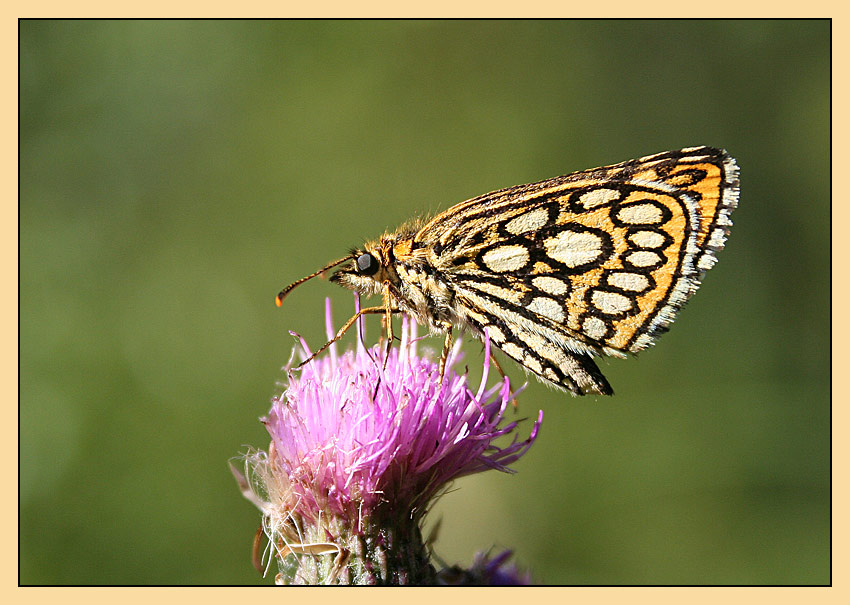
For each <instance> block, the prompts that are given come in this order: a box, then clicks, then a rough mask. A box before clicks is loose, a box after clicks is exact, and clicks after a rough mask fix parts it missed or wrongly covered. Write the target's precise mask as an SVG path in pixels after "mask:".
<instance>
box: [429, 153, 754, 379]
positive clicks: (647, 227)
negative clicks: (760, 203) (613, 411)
mask: <svg viewBox="0 0 850 605" xmlns="http://www.w3.org/2000/svg"><path fill="white" fill-rule="evenodd" d="M738 188H739V182H738V169H737V166H736V164H735V161H734V160H733V159H732V158H731V157H730V156H729V155H728V154H726V152H725V151H722V150H718V149H713V148H708V147H696V148H689V149H682V150H679V151H671V152H665V153H661V154H656V155H653V156H648V157H645V158H640V159H638V160H631V161H629V162H624V163H622V164H616V165H613V166H606V167H602V168H596V169H592V170H587V171H583V172H578V173H574V174H570V175H566V176H562V177H556V178H553V179H548V180H545V181H541V182H539V183H533V184H530V185H521V186H517V187H511V188H508V189H503V190H500V191H495V192H493V193H489V194H486V195H483V196H480V197H478V198H474V199H472V200H469V201H467V202H463V203H461V204H458V205H457V206H455V207H454V208H451V209H449V210H448V211H446V212H444V213H443V214H441V215H439V216H437V217H435V218H434V219H433V220H431V221H430V222H429V223H428V224H426V225H425V226H424V227H423V228H422V229H420V230H419V232H418V233H417V234H416V235H415V237H414V245H415V246H421V247H427V248H428V249H430V251H431V263H432V265H433V266H434V267H435V268H436V270H437V271H438V272H440V273H441V274H442V275H443V276H444V277H445V279H447V280H448V281H449V282H450V283H451V284H452V286H453V289H454V292H455V296H456V302H457V303H458V305H459V307H460V308H461V309H463V310H465V311H466V318H465V319H466V321H467V323H469V324H470V325H472V326H473V327H474V328H475V329H476V330H477V331H479V332H483V331H484V330H485V329H487V330H488V332H489V334H490V337H491V339H492V341H493V343H494V344H495V345H496V346H498V347H499V348H500V349H501V350H502V351H504V352H505V353H506V354H508V355H509V356H511V357H513V358H514V359H515V360H517V361H518V362H520V363H521V364H522V365H524V366H525V367H526V368H528V369H529V370H530V371H532V372H534V373H535V374H537V375H539V376H541V377H542V378H545V379H546V380H549V381H551V382H554V383H556V384H558V385H559V386H562V387H564V388H567V389H568V390H570V391H572V392H574V393H582V392H597V393H606V394H607V393H610V392H611V389H610V386H609V385H608V383H607V381H605V378H604V377H603V376H602V374H601V372H600V371H599V369H598V368H597V367H596V365H595V363H594V362H593V360H592V356H593V355H597V354H608V355H620V356H622V355H624V354H625V353H628V352H632V353H634V352H637V351H640V350H642V349H644V348H646V347H647V346H649V345H650V344H652V343H653V342H654V340H655V338H656V337H657V336H658V334H659V333H661V332H662V331H664V330H665V329H666V327H667V326H668V325H669V324H670V323H671V322H672V321H673V319H674V318H675V315H676V313H677V311H678V310H679V308H681V306H682V305H683V304H684V302H685V301H686V300H687V298H688V297H689V296H690V295H691V294H693V292H695V291H696V289H697V287H698V286H699V280H700V278H701V276H702V274H703V273H704V272H705V271H706V270H707V269H709V268H710V267H711V266H712V265H713V264H714V262H715V260H716V256H715V255H716V253H717V252H718V251H719V250H720V249H722V248H723V245H724V243H725V240H726V237H727V235H728V232H729V227H730V226H731V220H730V218H729V215H730V213H731V211H732V210H733V209H734V208H735V206H736V205H737V200H738Z"/></svg>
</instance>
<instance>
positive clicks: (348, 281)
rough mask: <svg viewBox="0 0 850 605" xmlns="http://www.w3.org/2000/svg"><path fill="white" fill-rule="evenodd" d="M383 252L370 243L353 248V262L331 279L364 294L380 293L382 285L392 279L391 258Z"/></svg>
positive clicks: (339, 270) (351, 257)
mask: <svg viewBox="0 0 850 605" xmlns="http://www.w3.org/2000/svg"><path fill="white" fill-rule="evenodd" d="M381 252H382V250H380V249H379V248H378V247H377V246H374V245H372V246H370V245H369V244H367V245H366V247H365V248H364V249H362V250H352V251H351V256H350V257H349V258H350V259H351V262H350V263H348V264H346V265H345V266H343V267H342V268H340V269H338V270H337V271H336V272H335V273H334V274H333V275H332V276H331V281H332V282H334V283H337V284H339V285H340V286H343V287H344V288H348V289H349V290H355V291H356V292H359V293H360V294H363V295H370V294H379V293H380V292H381V285H382V284H383V283H384V282H385V281H387V280H389V279H391V277H390V270H389V266H390V259H388V258H387V256H386V255H385V254H381Z"/></svg>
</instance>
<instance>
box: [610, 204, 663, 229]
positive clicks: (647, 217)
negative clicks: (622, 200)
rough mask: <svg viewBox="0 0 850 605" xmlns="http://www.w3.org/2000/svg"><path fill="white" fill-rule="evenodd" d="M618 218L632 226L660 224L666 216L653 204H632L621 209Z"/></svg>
mask: <svg viewBox="0 0 850 605" xmlns="http://www.w3.org/2000/svg"><path fill="white" fill-rule="evenodd" d="M617 218H618V219H620V220H621V221H622V222H624V223H628V224H630V225H654V224H657V223H660V222H661V220H662V219H663V218H664V215H663V214H662V213H661V209H660V208H658V207H657V206H654V205H652V204H631V205H629V206H623V207H622V208H620V209H619V210H618V211H617Z"/></svg>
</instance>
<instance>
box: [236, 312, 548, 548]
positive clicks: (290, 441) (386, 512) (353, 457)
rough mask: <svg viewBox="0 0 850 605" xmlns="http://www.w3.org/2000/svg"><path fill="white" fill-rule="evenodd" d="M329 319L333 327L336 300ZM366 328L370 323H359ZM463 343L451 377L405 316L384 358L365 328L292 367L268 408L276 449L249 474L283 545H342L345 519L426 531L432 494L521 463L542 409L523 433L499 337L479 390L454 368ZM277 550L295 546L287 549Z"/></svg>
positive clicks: (347, 526) (358, 528)
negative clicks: (353, 340)
mask: <svg viewBox="0 0 850 605" xmlns="http://www.w3.org/2000/svg"><path fill="white" fill-rule="evenodd" d="M326 318H327V327H328V335H329V337H330V336H331V335H332V334H333V329H332V322H331V319H330V303H329V302H328V303H327V310H326ZM357 329H358V331H359V332H361V334H362V324H361V323H359V322H358V326H357ZM299 341H300V346H301V348H302V352H303V354H304V355H310V349H309V347H308V346H307V343H306V342H305V341H304V340H303V339H300V337H299ZM458 344H459V343H456V346H455V347H454V348H453V349H452V351H451V353H450V354H449V356H448V360H447V363H446V370H445V376H444V379H443V382H442V384H440V382H439V368H438V364H437V363H436V362H435V361H434V360H432V359H431V358H429V357H428V356H420V355H419V354H418V351H417V338H416V327H415V324H414V323H413V322H410V321H408V320H407V319H406V318H403V320H402V329H401V344H400V345H398V346H393V348H392V350H391V352H390V354H389V357H388V358H387V359H386V362H385V363H384V351H383V347H381V346H380V345H377V346H375V347H372V348H369V349H367V348H366V347H365V346H364V345H363V341H362V336H361V337H360V338H359V339H358V342H357V347H356V350H353V351H347V352H345V353H343V354H338V352H337V351H336V349H335V346H331V348H330V350H329V352H328V354H327V355H322V356H319V357H317V358H315V359H313V360H312V361H310V362H309V363H307V364H306V365H304V367H303V368H302V369H301V370H300V372H291V373H290V375H289V381H288V385H287V387H286V390H285V391H284V392H283V394H281V395H280V396H279V397H276V398H274V399H273V400H272V407H271V410H270V411H269V413H268V416H267V417H266V418H264V419H263V422H264V424H265V426H266V428H267V430H268V432H269V434H270V436H271V446H270V447H269V451H268V453H265V452H257V453H255V454H253V455H251V456H249V457H248V458H247V459H246V462H247V465H246V468H247V470H248V472H249V477H250V479H249V480H244V481H245V485H246V486H247V485H248V484H250V485H251V486H252V489H253V499H254V501H255V502H256V503H257V504H258V506H260V507H261V508H262V510H263V512H264V519H265V524H266V533H267V535H268V536H269V538H270V540H271V542H272V543H273V544H276V545H277V544H278V542H280V541H283V542H285V543H286V544H287V548H288V550H287V551H286V552H289V553H296V554H297V553H298V552H299V550H298V548H301V549H303V548H304V547H305V545H308V546H315V545H316V544H324V545H325V547H326V548H327V549H328V552H334V551H333V545H334V544H338V540H337V538H338V537H339V536H338V535H337V534H339V533H340V531H342V530H341V529H340V527H341V526H344V533H347V534H350V535H353V534H363V533H364V532H365V533H368V531H369V530H368V527H367V526H368V525H370V523H373V522H374V520H375V519H381V520H382V522H384V521H387V520H390V521H391V522H392V521H393V520H395V521H401V522H404V523H408V525H410V524H411V522H412V525H413V526H414V527H417V531H418V522H419V521H420V520H421V517H422V516H423V515H424V513H425V512H426V511H427V508H428V505H429V503H430V502H431V500H432V499H433V498H434V497H435V496H436V495H438V494H439V493H440V492H441V491H442V490H444V489H445V488H446V486H447V484H448V483H449V482H450V481H452V480H453V479H457V478H459V477H462V476H464V475H469V474H472V473H477V472H480V471H484V470H487V469H496V470H501V471H507V472H510V468H509V465H510V464H511V463H513V462H514V461H516V460H517V459H518V458H520V457H521V456H522V455H523V454H524V453H525V452H526V451H528V448H529V447H530V446H531V444H532V443H533V442H534V440H535V439H536V437H537V434H538V430H539V426H540V422H541V420H542V412H540V414H539V416H538V418H537V420H536V422H535V423H534V425H533V427H532V429H531V431H530V434H529V435H528V437H526V438H525V439H521V438H520V437H519V436H518V424H517V423H516V422H503V417H504V414H505V410H506V408H507V406H508V404H509V402H510V401H511V400H512V399H513V398H514V396H515V394H516V393H515V392H513V391H511V388H510V383H509V380H508V379H507V378H505V379H504V380H502V381H500V382H498V383H497V384H495V385H494V386H491V387H489V388H488V387H487V386H486V383H487V379H488V373H489V372H488V368H489V364H490V343H489V339H487V338H486V336H485V342H484V369H483V376H482V378H481V382H480V384H479V385H478V386H477V387H476V388H474V389H473V388H472V387H471V386H470V384H469V382H468V380H467V376H466V374H458V373H457V372H456V371H455V369H454V366H456V365H457V362H458V360H459V358H460V352H459V346H458ZM497 440H498V441H499V442H500V443H503V442H506V443H503V444H502V445H497V444H496V441H497ZM331 520H334V521H333V522H332V521H331ZM317 525H321V526H322V527H323V528H324V529H323V531H324V535H321V532H320V533H314V534H313V535H312V539H311V540H308V541H307V542H305V535H304V531H305V529H304V528H305V527H307V526H311V527H314V526H317ZM293 546H295V548H293ZM318 548H320V549H321V546H320V547H318ZM305 552H306V551H305ZM278 554H279V555H281V554H285V553H282V552H281V550H280V548H278Z"/></svg>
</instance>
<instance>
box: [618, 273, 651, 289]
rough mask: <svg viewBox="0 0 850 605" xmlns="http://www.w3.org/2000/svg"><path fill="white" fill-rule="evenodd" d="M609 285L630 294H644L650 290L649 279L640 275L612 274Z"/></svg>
mask: <svg viewBox="0 0 850 605" xmlns="http://www.w3.org/2000/svg"><path fill="white" fill-rule="evenodd" d="M608 283H609V284H610V285H612V286H614V287H615V288H620V289H621V290H628V291H630V292H643V291H644V290H646V289H648V288H649V279H647V277H646V275H641V274H640V273H627V272H618V273H611V274H609V275H608Z"/></svg>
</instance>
